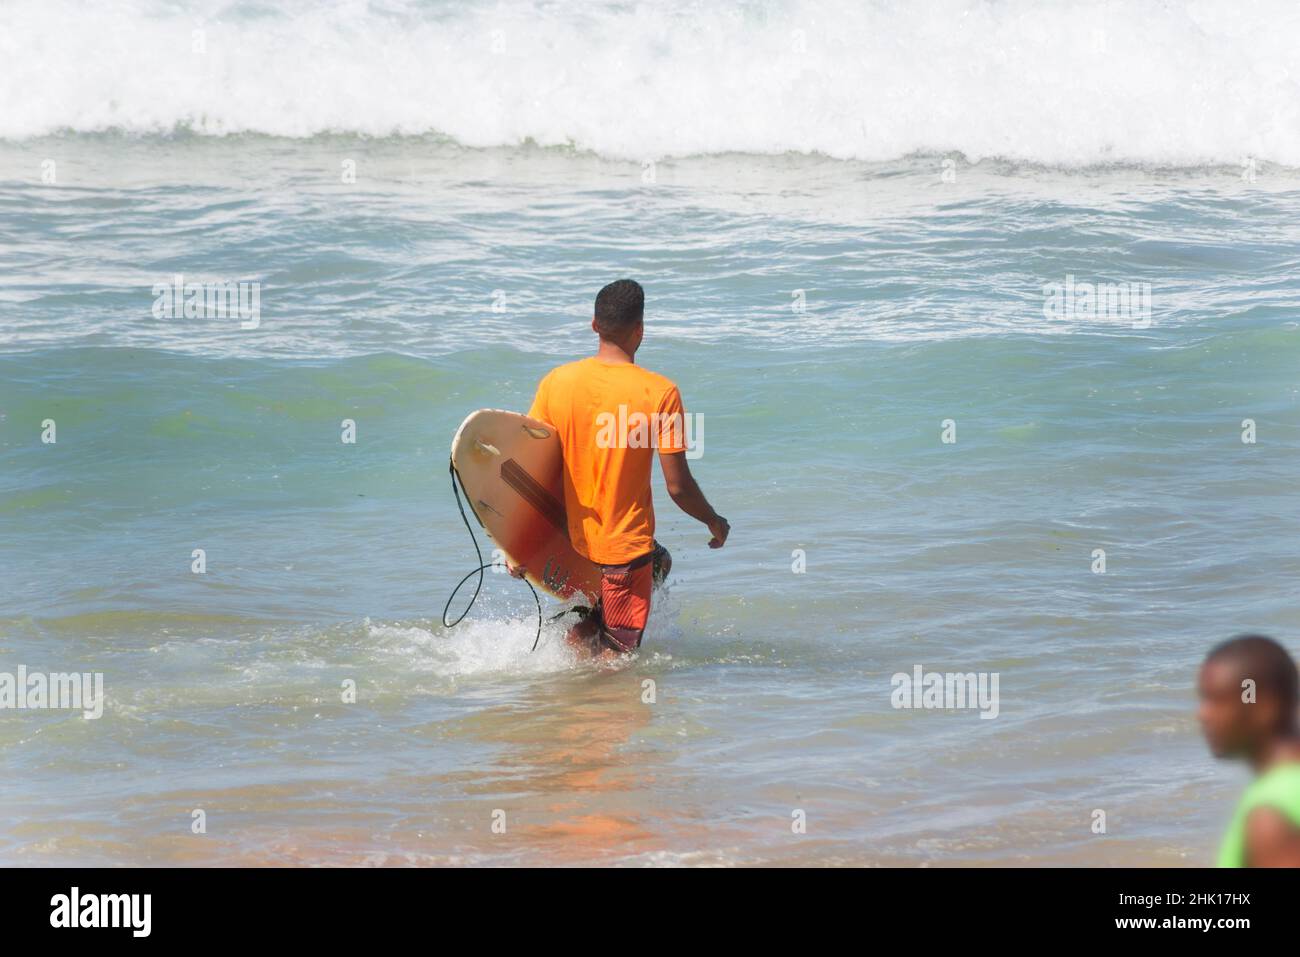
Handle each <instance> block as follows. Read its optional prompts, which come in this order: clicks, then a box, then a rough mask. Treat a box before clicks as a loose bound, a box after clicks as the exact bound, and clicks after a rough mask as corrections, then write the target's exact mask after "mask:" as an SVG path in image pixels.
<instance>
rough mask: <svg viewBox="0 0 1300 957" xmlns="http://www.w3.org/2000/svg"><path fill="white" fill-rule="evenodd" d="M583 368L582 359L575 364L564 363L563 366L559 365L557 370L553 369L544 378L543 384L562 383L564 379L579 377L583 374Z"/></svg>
mask: <svg viewBox="0 0 1300 957" xmlns="http://www.w3.org/2000/svg"><path fill="white" fill-rule="evenodd" d="M581 367H582V360H581V359H578V360H576V361H574V362H565V363H562V364H561V365H558V366H556V367H555V368H553V369H551V371H550V372H548V373H546V375H544V376H542V382H544V383H545V382H557V381H562V380H564V379H571V378H573V377H574V376H575V375H579V374H580V373H581Z"/></svg>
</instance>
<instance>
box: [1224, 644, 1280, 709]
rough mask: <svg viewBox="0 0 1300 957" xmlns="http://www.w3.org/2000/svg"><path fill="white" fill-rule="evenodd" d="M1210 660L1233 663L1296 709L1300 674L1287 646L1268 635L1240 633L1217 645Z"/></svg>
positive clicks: (1242, 675) (1237, 669) (1240, 671)
mask: <svg viewBox="0 0 1300 957" xmlns="http://www.w3.org/2000/svg"><path fill="white" fill-rule="evenodd" d="M1205 660H1206V662H1207V663H1208V662H1211V661H1221V662H1224V663H1225V664H1231V665H1232V666H1233V667H1234V668H1235V669H1236V671H1237V673H1238V675H1239V676H1240V677H1242V678H1250V679H1251V680H1253V681H1254V682H1255V687H1257V688H1268V689H1270V690H1272V691H1274V692H1276V693H1277V695H1278V696H1279V697H1280V698H1281V699H1282V706H1283V707H1284V708H1286V709H1288V711H1294V710H1295V707H1296V704H1297V700H1298V699H1300V675H1297V672H1296V666H1295V661H1294V660H1292V658H1291V656H1290V655H1289V654H1287V651H1286V649H1285V648H1283V647H1282V646H1281V645H1280V644H1278V643H1277V642H1276V641H1274V640H1273V639H1272V638H1269V637H1268V636H1266V635H1238V636H1237V637H1236V638H1229V639H1228V640H1227V641H1225V642H1223V643H1222V644H1219V645H1215V646H1214V648H1212V649H1211V650H1210V653H1209V654H1208V655H1206V656H1205Z"/></svg>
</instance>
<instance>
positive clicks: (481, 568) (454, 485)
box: [442, 462, 564, 654]
mask: <svg viewBox="0 0 1300 957" xmlns="http://www.w3.org/2000/svg"><path fill="white" fill-rule="evenodd" d="M447 470H448V471H449V472H450V473H451V491H452V494H454V495H455V496H456V507H457V508H458V509H460V520H461V521H462V522H464V523H465V528H466V529H467V530H468V531H469V540H470V541H471V542H473V543H474V554H475V555H477V556H478V561H479V565H478V568H476V569H474V570H473V571H472V572H470V573H469V574H468V575H466V576H465V577H464V578H462V579H461V580H460V584H458V585H457V586H456V587H455V588H453V589H452V590H451V594H450V595H448V596H447V604H446V605H444V606H443V608H442V624H443V627H445V628H455V627H456V626H457V625H459V624H460V623H461V622H462V621H464V620H465V616H466V615H468V614H469V610H470V609H471V608H473V607H474V602H476V601H478V593H479V592H480V591H481V590H482V588H483V572H485V571H487V569H489V568H495V567H496V564H495V563H491V562H489V563H488V564H486V565H485V564H483V550H482V549H480V548H479V547H478V536H477V535H475V534H474V526H473V525H471V524H470V523H469V517H468V516H466V514H465V503H464V502H462V501H461V498H460V487H459V486H460V481H459V479H460V476H459V475H457V474H456V465H455V463H451V462H449V463H448V465H447ZM466 494H467V495H468V494H469V493H468V492H467V493H466ZM476 517H477V516H476ZM475 575H478V584H476V585H475V586H474V594H473V595H471V596H470V599H469V604H468V605H466V606H465V610H464V611H462V612H461V613H460V617H459V618H457V619H456V620H455V621H448V620H447V613H448V612H449V611H451V603H452V602H453V601H455V600H456V595H457V593H459V592H460V590H461V588H463V587H464V586H465V583H466V582H467V581H469V580H470V579H471V578H473V577H474V576H475ZM522 581H523V583H524V584H525V585H527V586H528V590H529V591H530V592H532V593H533V601H535V602H537V636H536V637H535V638H533V647H532V648H530V649H529V652H528V653H529V654H532V653H533V652H534V651H536V650H537V643H538V642H539V641H541V640H542V599H541V598H539V597H538V595H537V589H536V588H534V587H533V583H532V582H530V581H529V580H528V579H527V578H525V579H522ZM560 614H561V615H562V614H564V612H560ZM556 617H557V618H558V617H559V615H557V616H556Z"/></svg>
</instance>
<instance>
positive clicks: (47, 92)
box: [0, 0, 1300, 166]
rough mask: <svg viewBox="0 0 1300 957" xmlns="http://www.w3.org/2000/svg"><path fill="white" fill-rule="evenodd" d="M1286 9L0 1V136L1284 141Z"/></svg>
mask: <svg viewBox="0 0 1300 957" xmlns="http://www.w3.org/2000/svg"><path fill="white" fill-rule="evenodd" d="M1297 36H1300V7H1297V6H1296V5H1295V4H1293V3H1290V2H1286V0H1268V2H1261V3H1259V4H1256V5H1255V6H1254V7H1252V8H1251V11H1250V14H1249V15H1244V14H1243V13H1242V11H1241V8H1240V5H1239V4H1236V3H1232V2H1229V0H1184V2H1169V3H1163V4H1159V5H1156V4H1149V5H1148V4H1143V5H1140V6H1139V5H1133V6H1131V7H1125V6H1122V5H1116V4H1112V3H1107V2H1102V0H1077V2H1063V3H1054V4H1043V3H1040V2H1039V0H1004V2H998V3H993V2H963V0H936V2H932V3H927V4H924V5H917V4H909V3H894V2H870V3H863V2H859V0H820V2H818V0H758V2H733V3H723V4H718V5H708V4H706V5H700V4H697V3H694V2H689V0H665V2H660V3H655V4H645V5H643V4H637V5H632V4H624V3H594V4H587V3H583V4H576V3H575V4H572V5H569V6H557V5H555V4H553V3H543V2H541V0H527V2H506V3H499V2H494V3H472V2H471V3H462V2H459V0H458V2H454V3H433V4H430V3H427V2H417V0H385V2H382V3H379V2H376V3H369V4H367V3H358V2H352V0H335V2H332V3H322V4H319V5H317V4H309V3H306V2H304V0H289V2H286V3H283V4H279V5H275V6H264V5H252V4H236V5H234V6H230V5H229V4H228V3H226V2H224V0H188V2H185V0H182V2H179V3H166V4H164V3H153V2H140V3H127V2H120V3H111V4H89V3H86V4H83V3H80V2H74V0H11V2H10V3H8V4H6V5H5V7H4V9H3V12H0V137H3V138H9V139H24V138H29V137H34V136H41V135H45V134H51V133H55V132H60V131H67V130H71V131H76V132H93V131H103V130H124V131H128V132H132V133H168V132H171V131H174V130H176V129H178V128H184V129H189V130H192V131H194V132H197V133H199V134H203V135H221V134H231V133H261V134H268V135H273V136H285V137H306V136H312V135H315V134H320V133H325V132H344V133H354V134H362V135H367V136H376V137H382V136H391V135H421V134H442V135H445V136H447V137H450V138H452V139H454V140H456V141H458V142H460V143H462V144H465V145H468V146H474V147H491V146H513V145H517V144H521V143H525V142H530V141H531V142H535V143H537V144H540V145H543V146H574V147H577V148H579V149H584V150H592V151H595V152H598V153H601V154H604V155H607V156H610V157H616V158H621V159H629V160H637V161H646V160H650V159H655V158H659V157H665V156H680V155H693V154H708V153H723V152H730V151H736V152H750V153H786V152H797V153H814V152H815V153H823V154H826V155H829V156H832V157H836V158H843V159H860V160H869V161H884V160H891V159H896V158H898V157H901V156H906V155H909V154H913V153H936V152H938V153H941V152H950V151H951V152H960V153H962V154H964V155H965V156H966V157H967V158H969V159H971V160H979V159H981V158H984V157H992V156H998V157H1004V158H1008V159H1011V160H1016V161H1028V162H1036V163H1044V164H1051V165H1062V166H1076V165H1090V164H1098V163H1110V162H1125V163H1130V162H1131V163H1139V164H1165V165H1204V164H1225V163H1226V164H1238V163H1242V162H1244V161H1246V158H1247V157H1254V158H1256V159H1259V160H1269V161H1273V162H1277V163H1281V164H1285V165H1289V166H1296V165H1300V95H1298V94H1300V88H1298V85H1297V84H1298V80H1297V77H1296V76H1295V75H1294V73H1293V70H1292V64H1293V61H1294V53H1293V48H1294V46H1295V40H1296V38H1297Z"/></svg>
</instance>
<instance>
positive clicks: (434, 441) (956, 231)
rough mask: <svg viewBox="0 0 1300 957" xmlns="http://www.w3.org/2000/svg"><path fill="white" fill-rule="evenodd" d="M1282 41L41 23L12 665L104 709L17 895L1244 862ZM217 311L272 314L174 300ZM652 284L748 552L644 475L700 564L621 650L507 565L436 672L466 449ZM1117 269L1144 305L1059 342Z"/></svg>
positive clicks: (89, 723) (32, 762)
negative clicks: (182, 884) (197, 875)
mask: <svg viewBox="0 0 1300 957" xmlns="http://www.w3.org/2000/svg"><path fill="white" fill-rule="evenodd" d="M1298 38H1300V15H1298V14H1297V13H1296V11H1295V8H1294V7H1292V6H1290V5H1282V4H1279V5H1277V6H1276V9H1273V8H1272V7H1271V5H1270V6H1269V9H1268V10H1264V11H1262V12H1258V13H1254V14H1251V15H1249V16H1244V15H1242V13H1241V12H1240V10H1239V8H1238V7H1236V6H1234V5H1230V4H1226V3H1222V4H1221V3H1210V2H1199V3H1168V4H1162V5H1159V6H1156V5H1154V4H1153V5H1145V4H1143V5H1134V6H1133V7H1121V6H1119V5H1113V4H1104V3H1083V2H1079V3H1059V4H1052V3H1049V4H1042V3H1035V4H1031V3H1028V2H1007V3H955V2H936V3H930V4H926V5H923V6H917V5H914V4H889V3H869V4H848V3H845V4H814V3H743V4H730V5H729V4H723V5H695V4H687V3H661V4H647V5H643V6H633V5H628V4H606V3H590V4H556V3H530V4H518V3H504V4H495V3H494V4H442V3H398V2H388V3H369V4H366V3H335V4H326V5H307V4H301V5H299V4H294V3H289V4H279V5H274V6H262V5H257V4H252V3H188V4H186V3H169V4H155V3H144V2H141V3H121V4H108V5H101V6H89V5H88V6H82V5H79V4H72V3H70V2H61V0H55V2H39V3H37V2H26V0H18V2H14V3H10V4H7V5H6V6H5V7H4V9H3V10H0V583H2V586H0V672H15V671H16V669H17V668H18V667H19V666H23V667H25V668H26V669H28V671H29V672H98V673H102V675H103V681H104V689H105V695H106V703H105V707H104V713H103V716H102V717H101V718H99V719H94V720H87V719H86V718H84V717H82V715H81V714H80V713H79V712H70V711H66V710H65V711H60V710H46V711H31V710H27V711H17V710H0V755H2V756H3V762H4V766H5V768H6V771H7V773H6V774H5V775H4V776H3V779H2V780H0V862H2V863H5V864H18V865H53V864H164V865H213V864H344V865H354V864H457V863H461V864H483V865H495V864H528V865H549V864H576V863H596V864H625V865H657V864H688V865H691V864H700V865H754V864H819V865H825V864H886V865H908V866H915V865H981V864H1035V865H1088V866H1107V865H1144V864H1189V865H1200V864H1205V863H1207V862H1209V861H1210V860H1211V859H1212V853H1213V849H1214V846H1215V843H1216V841H1217V838H1218V835H1219V833H1220V829H1221V827H1222V826H1223V824H1224V823H1225V822H1226V816H1227V814H1228V811H1229V809H1230V807H1231V803H1232V800H1233V798H1234V796H1235V794H1236V792H1237V790H1238V788H1239V787H1240V785H1241V784H1242V782H1243V780H1244V777H1243V774H1242V773H1241V772H1240V770H1238V769H1234V768H1231V767H1225V766H1221V765H1219V764H1216V763H1215V762H1214V761H1213V760H1212V759H1211V758H1210V757H1209V755H1208V754H1207V752H1206V750H1205V748H1204V746H1203V744H1202V743H1201V741H1200V739H1199V736H1198V734H1197V729H1196V726H1195V720H1194V715H1193V708H1194V705H1195V702H1194V690H1193V687H1194V679H1195V671H1196V667H1197V664H1198V662H1199V660H1200V659H1201V658H1202V657H1203V655H1204V654H1205V652H1206V650H1207V649H1208V648H1209V646H1210V645H1211V644H1213V643H1214V642H1217V641H1219V640H1221V639H1223V638H1225V637H1228V636H1230V635H1232V634H1234V633H1237V632H1241V631H1246V630H1259V631H1264V632H1266V633H1271V634H1274V635H1275V636H1276V637H1278V638H1280V639H1282V640H1283V641H1284V642H1286V643H1287V644H1288V645H1289V647H1290V648H1291V649H1292V651H1293V652H1295V651H1300V646H1298V645H1297V637H1296V636H1297V633H1298V632H1297V625H1298V624H1300V620H1298V618H1300V616H1298V615H1297V612H1296V604H1295V590H1294V583H1295V581H1296V579H1297V576H1298V575H1300V555H1298V554H1297V548H1296V542H1297V540H1298V533H1300V504H1298V499H1297V495H1296V477H1297V475H1298V474H1300V401H1298V390H1300V379H1298V370H1300V309H1298V308H1297V302H1298V301H1300V168H1298V167H1300V116H1298V115H1297V111H1300V105H1297V104H1300V98H1297V96H1296V92H1297V91H1296V80H1295V79H1294V77H1293V76H1292V75H1291V73H1290V72H1289V67H1290V65H1291V63H1292V59H1293V50H1294V48H1295V42H1296V40H1297V39H1298ZM178 275H179V276H181V277H183V279H182V280H181V281H183V282H200V283H213V282H220V281H231V282H240V281H244V282H250V283H257V284H258V292H259V299H258V310H259V311H258V314H257V317H256V319H257V321H256V323H254V322H253V321H252V320H251V319H250V320H248V321H241V317H239V316H231V315H227V316H214V315H199V316H193V315H192V316H189V317H187V316H185V315H184V313H183V311H182V313H181V314H179V315H177V316H175V317H168V316H166V315H162V316H160V315H157V314H156V313H155V305H156V302H157V299H158V294H157V292H156V291H155V287H162V286H166V285H168V284H171V283H172V282H173V281H175V280H174V278H173V277H176V276H178ZM620 276H631V277H634V278H636V279H638V280H639V281H641V282H642V284H643V285H644V286H645V288H646V293H647V297H648V301H647V319H646V323H647V324H646V339H645V345H644V347H643V350H642V352H641V353H640V354H639V356H638V361H640V362H642V363H643V364H645V365H646V366H648V367H650V368H652V369H655V370H656V371H659V372H662V373H664V374H666V375H668V376H670V377H672V378H673V379H675V380H676V381H677V382H678V384H679V385H680V387H681V389H682V393H683V396H684V399H685V402H686V405H687V407H688V409H689V410H690V411H692V412H695V413H698V414H699V415H701V416H702V417H703V421H704V423H705V428H704V444H703V447H702V450H701V451H702V455H701V457H700V458H699V459H698V460H696V461H694V462H693V467H694V471H695V473H696V475H697V477H698V478H699V479H700V482H701V484H702V486H703V488H704V490H705V492H706V493H707V494H708V495H709V497H710V498H711V500H712V501H713V502H714V504H715V505H716V506H717V508H718V509H719V511H720V512H722V513H723V514H724V515H726V516H727V517H728V518H729V519H730V521H731V523H732V527H733V532H732V538H731V540H730V541H729V542H728V544H727V546H726V548H724V549H723V550H721V551H711V550H710V549H708V548H707V546H706V542H707V538H708V535H707V533H706V532H705V531H704V530H703V528H702V527H701V526H699V525H698V524H696V523H695V522H693V521H692V520H690V519H689V518H687V517H685V516H684V515H682V514H681V513H679V512H677V511H676V510H675V509H674V507H673V506H672V504H671V502H669V501H668V499H667V497H666V495H665V494H664V493H663V492H662V487H661V485H660V484H659V481H660V480H659V478H658V476H657V475H656V479H655V481H656V489H657V491H656V500H657V503H658V517H659V531H658V537H659V538H660V540H661V541H663V542H664V543H665V544H667V545H668V547H669V548H670V549H671V550H672V552H673V555H674V560H675V564H674V570H673V575H672V578H671V581H670V582H669V586H668V589H667V591H666V593H663V594H661V595H660V596H659V597H658V598H657V601H656V606H655V609H654V612H653V615H652V619H651V624H650V628H649V631H648V634H647V638H646V642H645V645H644V647H643V649H642V651H641V653H640V654H639V655H637V656H635V657H634V658H629V659H626V660H623V661H620V662H618V663H617V664H615V665H613V666H597V665H594V664H591V663H588V662H582V661H577V660H575V659H574V658H573V657H572V655H571V654H570V653H569V652H568V651H567V650H566V649H565V647H564V646H563V644H562V643H561V641H560V636H561V634H562V631H563V626H562V625H561V624H559V623H558V622H548V623H547V625H546V626H545V628H544V630H543V635H542V641H541V645H540V647H539V649H538V650H537V651H536V652H534V653H530V652H529V648H530V646H531V644H532V640H533V634H534V630H535V628H536V618H535V607H534V605H533V603H532V598H531V596H530V595H529V594H528V592H527V590H526V589H525V588H523V586H522V585H520V584H519V583H517V582H514V581H512V580H510V579H509V578H508V577H507V576H504V575H493V574H489V575H487V577H486V584H485V587H484V595H483V597H482V598H481V599H480V601H479V603H478V604H477V605H475V607H474V608H473V610H472V611H471V612H470V614H469V616H468V617H467V619H466V621H465V623H464V624H462V625H460V626H458V627H456V628H454V629H450V630H449V629H446V628H444V627H443V626H442V624H441V621H440V616H441V612H442V609H443V604H444V602H445V601H446V598H447V595H448V593H449V591H450V589H451V587H452V586H453V585H454V584H455V582H456V581H457V580H459V579H460V578H461V577H462V575H464V574H465V572H467V571H468V570H469V569H471V568H472V567H473V566H474V564H475V556H474V550H473V546H472V544H471V542H470V541H469V536H468V534H467V533H466V531H465V528H464V526H463V525H462V524H461V520H460V517H459V515H458V513H457V511H456V507H455V503H454V500H453V497H452V493H451V489H450V487H449V478H448V474H447V454H448V446H449V443H450V440H451V436H452V434H453V432H454V430H455V428H456V426H457V425H458V424H459V423H460V421H461V420H462V419H463V418H464V416H465V415H466V414H468V413H469V412H470V411H472V410H474V409H477V408H480V407H500V408H514V409H523V408H526V406H527V405H528V403H529V401H530V399H531V396H532V390H533V388H534V386H535V385H536V382H537V380H538V379H539V378H540V377H541V376H542V375H543V374H544V373H545V372H546V371H547V370H548V369H549V368H550V367H552V366H553V365H555V364H558V363H560V362H564V361H568V360H570V359H572V358H575V357H578V356H581V355H585V354H587V353H589V352H590V351H591V349H592V348H593V345H594V343H593V341H592V339H593V337H592V334H591V332H590V329H589V327H588V323H589V317H590V311H591V302H592V299H593V297H594V294H595V292H596V290H598V289H599V288H600V286H601V285H603V284H604V283H606V282H608V281H610V280H611V279H614V278H618V277H620ZM1088 283H1093V284H1124V288H1125V290H1126V291H1127V290H1129V289H1130V288H1131V289H1132V290H1134V292H1133V295H1132V296H1130V297H1128V298H1126V299H1125V301H1124V304H1125V305H1126V306H1132V307H1135V308H1131V309H1130V310H1129V311H1128V312H1125V313H1121V314H1119V315H1113V314H1106V313H1105V310H1102V311H1101V312H1100V313H1098V312H1097V311H1096V310H1092V309H1090V308H1089V306H1088V303H1087V301H1086V300H1085V299H1084V298H1082V297H1081V296H1075V297H1073V298H1072V299H1071V300H1070V301H1069V302H1064V301H1063V302H1062V303H1061V304H1060V308H1052V302H1053V299H1052V295H1053V290H1054V289H1056V288H1060V289H1064V288H1065V287H1066V286H1067V285H1070V286H1072V287H1073V288H1075V289H1079V288H1082V287H1083V284H1088ZM1045 290H1046V291H1045ZM246 326H249V327H250V328H246ZM345 420H351V421H353V422H355V425H356V441H355V443H353V444H348V443H344V442H343V441H341V432H342V423H343V422H344V421H345ZM47 422H52V423H53V426H54V429H55V438H56V441H55V442H53V443H49V442H44V441H42V433H43V431H48V425H47V424H46V423H47ZM945 438H947V439H951V440H953V441H945ZM195 549H202V550H203V552H204V555H205V557H206V570H205V571H204V572H203V573H202V574H196V573H195V572H194V571H193V568H192V562H193V560H194V559H193V557H192V556H193V553H194V550H195ZM1099 549H1100V550H1103V551H1104V553H1105V566H1104V571H1102V570H1101V568H1100V566H1099V564H1098V561H1099V559H1098V552H1097V550H1099ZM558 610H559V608H558V607H556V606H554V605H548V606H547V613H548V615H549V614H552V613H554V612H556V611H558ZM917 666H920V667H921V668H923V669H924V670H926V671H938V672H962V673H967V672H975V673H987V674H996V675H997V676H998V679H999V685H998V687H999V701H998V707H997V716H996V718H994V719H992V720H986V719H983V718H981V716H980V713H979V711H978V710H973V709H969V708H968V709H901V708H896V707H894V706H893V703H892V702H891V691H892V690H893V689H892V677H893V676H894V675H895V674H898V673H906V674H910V673H912V671H913V669H914V668H916V667H917ZM348 682H351V683H354V686H355V689H356V700H355V701H345V700H344V687H345V683H348ZM651 692H652V693H653V694H651ZM651 697H652V698H653V700H650V699H651ZM196 810H201V811H202V812H203V813H204V821H205V826H206V830H205V832H204V833H195V832H194V828H193V821H194V812H195V811H196ZM1098 811H1104V812H1105V821H1106V830H1105V833H1095V832H1094V821H1095V820H1096V819H1097V814H1096V812H1098ZM799 821H806V830H804V831H803V832H799V831H800V829H798V828H796V827H794V826H793V825H794V824H795V823H798V822H799ZM502 824H504V829H503V828H502V826H501V825H502ZM494 825H496V826H495V827H494Z"/></svg>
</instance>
